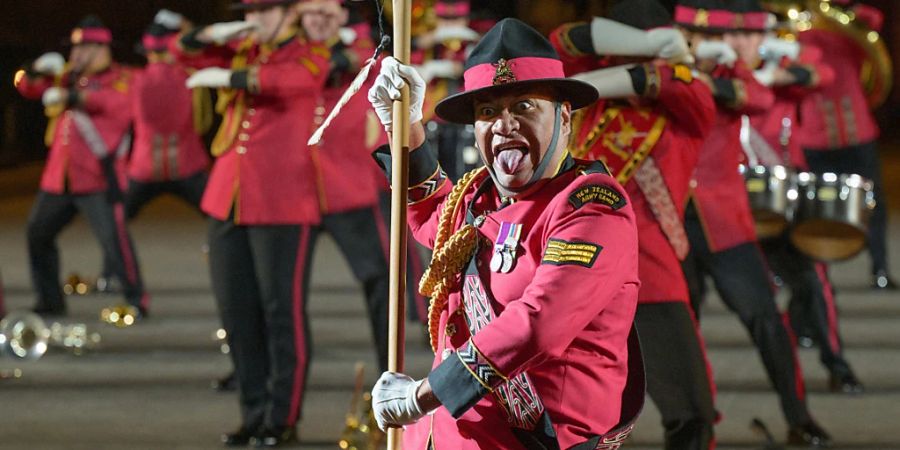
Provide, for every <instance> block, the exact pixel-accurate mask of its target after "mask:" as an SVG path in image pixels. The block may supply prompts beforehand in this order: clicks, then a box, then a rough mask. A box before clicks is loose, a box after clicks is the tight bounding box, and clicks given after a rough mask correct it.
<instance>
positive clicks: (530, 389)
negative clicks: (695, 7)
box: [369, 19, 644, 449]
mask: <svg viewBox="0 0 900 450" xmlns="http://www.w3.org/2000/svg"><path fill="white" fill-rule="evenodd" d="M464 79H465V88H464V91H463V92H461V93H458V94H455V95H452V96H450V97H447V98H445V99H444V100H443V101H441V102H440V103H439V104H438V105H437V107H436V109H435V111H436V113H437V115H438V116H440V117H441V118H442V119H444V120H447V121H449V122H453V123H460V124H473V125H474V127H475V136H476V144H477V146H478V148H479V149H480V152H481V157H482V159H483V161H484V163H485V167H484V168H482V169H478V170H476V171H473V172H471V173H469V174H466V175H465V176H463V177H462V178H461V179H460V180H459V182H458V183H457V184H456V185H455V186H454V185H453V183H452V182H451V181H449V180H448V178H447V176H446V175H445V174H444V172H443V171H442V170H441V168H440V166H439V165H438V163H437V158H436V152H435V150H434V149H432V148H429V147H428V145H427V143H426V142H425V139H424V129H423V127H422V124H421V118H422V109H421V108H422V99H423V98H424V91H425V82H424V81H423V80H422V78H421V77H420V76H419V74H418V73H416V71H415V70H414V69H413V68H412V67H410V66H406V65H402V64H400V63H399V62H397V61H396V60H395V59H393V58H387V59H385V60H384V62H383V63H382V68H381V73H380V74H379V76H378V78H377V79H376V81H375V83H374V85H373V87H372V89H371V90H370V91H369V100H370V102H371V103H372V105H373V107H374V108H375V111H376V113H377V114H378V116H379V118H380V119H381V122H382V124H384V126H385V129H386V130H387V131H388V133H390V132H391V131H392V124H391V108H392V107H393V100H394V99H397V98H399V91H400V88H402V87H403V86H404V85H409V88H410V97H411V101H410V104H411V108H410V121H411V123H412V126H411V129H410V148H412V149H414V150H412V151H411V153H410V162H409V167H410V169H409V185H410V188H409V191H408V197H407V198H408V208H409V216H408V219H409V225H410V227H411V229H412V232H413V235H414V237H415V238H416V239H417V240H418V241H419V242H421V243H422V244H424V245H427V246H429V247H432V248H433V249H434V256H433V259H432V261H431V264H430V266H429V269H428V271H427V272H426V274H425V276H424V277H423V279H422V282H421V283H420V290H421V291H422V292H423V294H425V295H427V296H430V297H431V299H432V304H431V307H430V311H429V334H430V337H431V345H432V349H433V350H434V353H435V358H434V361H433V364H432V370H431V372H430V373H429V374H428V376H427V377H426V378H423V379H419V380H418V381H417V380H415V379H413V378H411V377H409V376H407V375H404V374H401V373H395V372H385V373H383V374H382V376H381V378H380V379H379V380H378V382H377V383H376V385H375V387H374V388H373V391H372V403H373V409H374V412H375V417H376V419H377V420H378V424H379V426H380V427H381V428H382V429H384V428H386V427H392V426H403V425H409V426H408V427H407V429H406V432H405V433H404V444H405V445H404V448H407V449H425V448H453V449H481V448H504V449H509V448H546V449H558V448H572V447H575V448H584V449H594V448H598V447H597V446H598V444H599V445H608V444H609V443H618V442H621V441H622V440H624V439H625V438H626V437H627V436H628V433H629V432H630V430H631V425H632V424H633V420H634V419H635V418H636V416H637V414H638V412H639V411H640V407H641V405H642V402H643V397H644V389H643V388H644V379H643V375H644V373H643V366H642V362H641V361H642V360H641V356H640V347H639V346H638V345H637V341H636V335H635V334H634V333H632V322H633V320H634V312H635V308H636V305H637V292H638V288H639V285H640V282H639V281H638V278H637V231H636V227H635V217H634V211H633V210H632V208H631V202H630V200H629V199H628V197H627V195H626V194H625V190H624V189H623V188H622V186H621V185H619V183H617V182H616V180H615V179H614V178H613V177H611V176H610V175H609V173H608V172H607V170H606V168H605V166H604V165H603V164H602V163H590V162H585V161H580V160H575V159H573V158H572V157H571V156H570V155H569V153H568V151H567V149H566V145H567V142H568V139H569V134H570V132H571V117H572V110H574V109H578V108H581V107H584V106H587V105H589V104H590V103H592V102H593V101H594V100H596V98H597V92H596V90H595V89H594V88H593V87H591V86H590V85H587V84H586V83H583V82H580V81H576V80H569V79H565V78H564V75H563V70H562V63H561V62H560V60H559V57H558V56H557V54H556V52H555V51H554V50H553V48H552V46H551V45H550V42H549V41H547V39H546V38H544V37H543V36H541V35H540V34H539V33H537V32H536V31H535V30H533V29H532V28H530V27H528V26H527V25H525V24H524V23H522V22H520V21H517V20H515V19H505V20H503V21H501V22H499V23H498V24H497V25H496V26H495V27H494V28H492V29H491V30H490V31H489V32H488V33H487V34H486V35H485V36H484V38H483V39H482V40H481V42H479V44H478V45H477V46H476V47H475V48H474V49H473V51H472V53H471V55H470V56H469V58H468V60H467V61H466V64H465V73H464ZM375 157H376V159H377V160H378V161H379V162H380V163H381V164H382V167H384V168H385V171H389V170H390V167H391V164H390V152H389V150H388V149H387V148H386V147H382V148H380V149H379V150H378V151H376V153H375ZM601 442H602V443H603V444H600V443H601Z"/></svg>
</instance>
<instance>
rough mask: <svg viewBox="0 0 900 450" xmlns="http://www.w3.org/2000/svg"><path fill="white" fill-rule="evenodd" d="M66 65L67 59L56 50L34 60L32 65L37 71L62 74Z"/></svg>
mask: <svg viewBox="0 0 900 450" xmlns="http://www.w3.org/2000/svg"><path fill="white" fill-rule="evenodd" d="M65 66H66V59H65V58H63V55H60V54H59V53H56V52H49V53H44V54H43V55H41V56H39V57H38V59H36V60H34V64H32V67H33V68H34V70H35V71H37V72H40V73H43V74H47V75H60V74H62V73H63V70H64V68H65Z"/></svg>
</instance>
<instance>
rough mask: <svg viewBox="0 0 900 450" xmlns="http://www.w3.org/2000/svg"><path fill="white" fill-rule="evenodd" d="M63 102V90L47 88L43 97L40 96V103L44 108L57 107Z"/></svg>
mask: <svg viewBox="0 0 900 450" xmlns="http://www.w3.org/2000/svg"><path fill="white" fill-rule="evenodd" d="M63 100H65V99H64V98H63V89H62V88H58V87H55V86H54V87H51V88H47V90H46V91H44V95H42V96H41V103H43V104H44V106H52V105H58V104H60V103H62V102H63Z"/></svg>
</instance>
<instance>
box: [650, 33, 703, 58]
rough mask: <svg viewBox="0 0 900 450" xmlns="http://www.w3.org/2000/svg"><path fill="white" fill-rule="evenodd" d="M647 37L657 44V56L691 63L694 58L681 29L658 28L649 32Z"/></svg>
mask: <svg viewBox="0 0 900 450" xmlns="http://www.w3.org/2000/svg"><path fill="white" fill-rule="evenodd" d="M647 39H649V40H650V42H651V43H652V44H653V45H655V46H656V48H657V49H658V50H657V51H656V56H658V57H660V58H663V59H665V60H667V61H669V62H674V63H691V62H693V60H694V58H693V56H691V51H690V49H689V48H688V45H687V41H686V40H684V35H683V34H682V33H681V31H678V30H676V29H674V28H656V29H653V30H650V31H648V32H647Z"/></svg>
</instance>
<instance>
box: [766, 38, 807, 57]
mask: <svg viewBox="0 0 900 450" xmlns="http://www.w3.org/2000/svg"><path fill="white" fill-rule="evenodd" d="M759 55H760V56H761V57H762V58H763V59H765V60H768V61H777V60H780V59H781V58H784V57H787V58H788V59H790V60H791V61H796V60H797V58H798V57H799V56H800V43H798V42H797V41H787V40H784V39H778V38H776V37H773V36H768V37H766V39H765V40H763V43H762V45H760V46H759Z"/></svg>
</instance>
